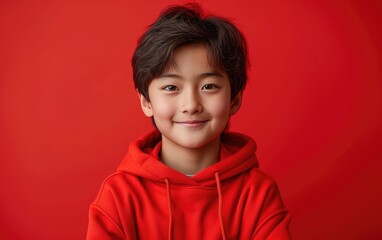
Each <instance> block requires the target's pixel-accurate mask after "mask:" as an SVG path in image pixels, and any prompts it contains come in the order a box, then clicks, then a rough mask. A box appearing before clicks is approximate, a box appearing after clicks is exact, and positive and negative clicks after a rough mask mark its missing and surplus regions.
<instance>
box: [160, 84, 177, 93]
mask: <svg viewBox="0 0 382 240" xmlns="http://www.w3.org/2000/svg"><path fill="white" fill-rule="evenodd" d="M162 89H163V90H165V91H169V92H173V91H177V90H178V87H177V86H174V85H167V86H164V87H163V88H162Z"/></svg>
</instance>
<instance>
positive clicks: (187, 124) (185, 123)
mask: <svg viewBox="0 0 382 240" xmlns="http://www.w3.org/2000/svg"><path fill="white" fill-rule="evenodd" d="M206 122H208V120H194V121H179V122H178V121H175V122H174V123H176V124H179V125H182V126H185V127H191V128H197V127H201V126H203V125H204V124H205V123H206Z"/></svg>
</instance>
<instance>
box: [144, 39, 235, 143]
mask: <svg viewBox="0 0 382 240" xmlns="http://www.w3.org/2000/svg"><path fill="white" fill-rule="evenodd" d="M172 60H173V63H174V64H171V66H170V67H169V68H168V69H166V70H165V71H164V72H163V74H162V75H160V76H159V77H157V78H155V79H153V80H152V82H151V83H150V85H149V89H148V92H149V97H150V101H148V100H147V99H146V98H144V97H143V96H142V95H141V96H140V100H141V106H142V110H143V112H144V113H145V115H146V116H148V117H153V118H154V120H155V124H156V126H157V128H158V130H159V131H160V132H161V133H162V144H163V145H164V144H167V146H172V147H173V148H176V147H180V148H187V149H197V148H202V147H205V146H207V145H209V144H213V143H219V142H220V134H221V133H222V132H223V131H224V129H225V128H226V126H227V124H228V120H229V117H230V115H232V114H234V113H236V111H237V110H238V109H239V107H240V104H241V94H238V95H237V96H236V97H235V98H234V99H231V87H230V82H229V79H228V76H227V74H226V73H225V72H224V71H220V70H216V69H214V68H212V67H211V65H210V63H209V61H208V54H207V49H206V48H205V47H204V46H203V45H187V46H184V47H181V48H179V49H177V50H176V51H175V54H174V56H173V59H172Z"/></svg>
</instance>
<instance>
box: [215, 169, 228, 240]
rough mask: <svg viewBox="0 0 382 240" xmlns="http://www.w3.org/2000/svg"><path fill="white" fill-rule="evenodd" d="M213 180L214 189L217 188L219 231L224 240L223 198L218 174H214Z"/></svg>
mask: <svg viewBox="0 0 382 240" xmlns="http://www.w3.org/2000/svg"><path fill="white" fill-rule="evenodd" d="M215 180H216V187H217V190H218V195H219V222H220V229H221V231H222V237H223V240H226V237H225V231H224V223H223V216H222V211H223V198H222V190H221V186H220V177H219V173H218V172H216V173H215Z"/></svg>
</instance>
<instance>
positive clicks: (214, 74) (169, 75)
mask: <svg viewBox="0 0 382 240" xmlns="http://www.w3.org/2000/svg"><path fill="white" fill-rule="evenodd" d="M207 77H217V78H224V77H223V75H222V74H220V73H219V72H215V71H213V72H206V73H202V74H200V75H199V76H198V79H204V78H207ZM159 78H174V79H183V77H182V76H181V75H180V74H176V73H164V74H161V75H160V76H159Z"/></svg>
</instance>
